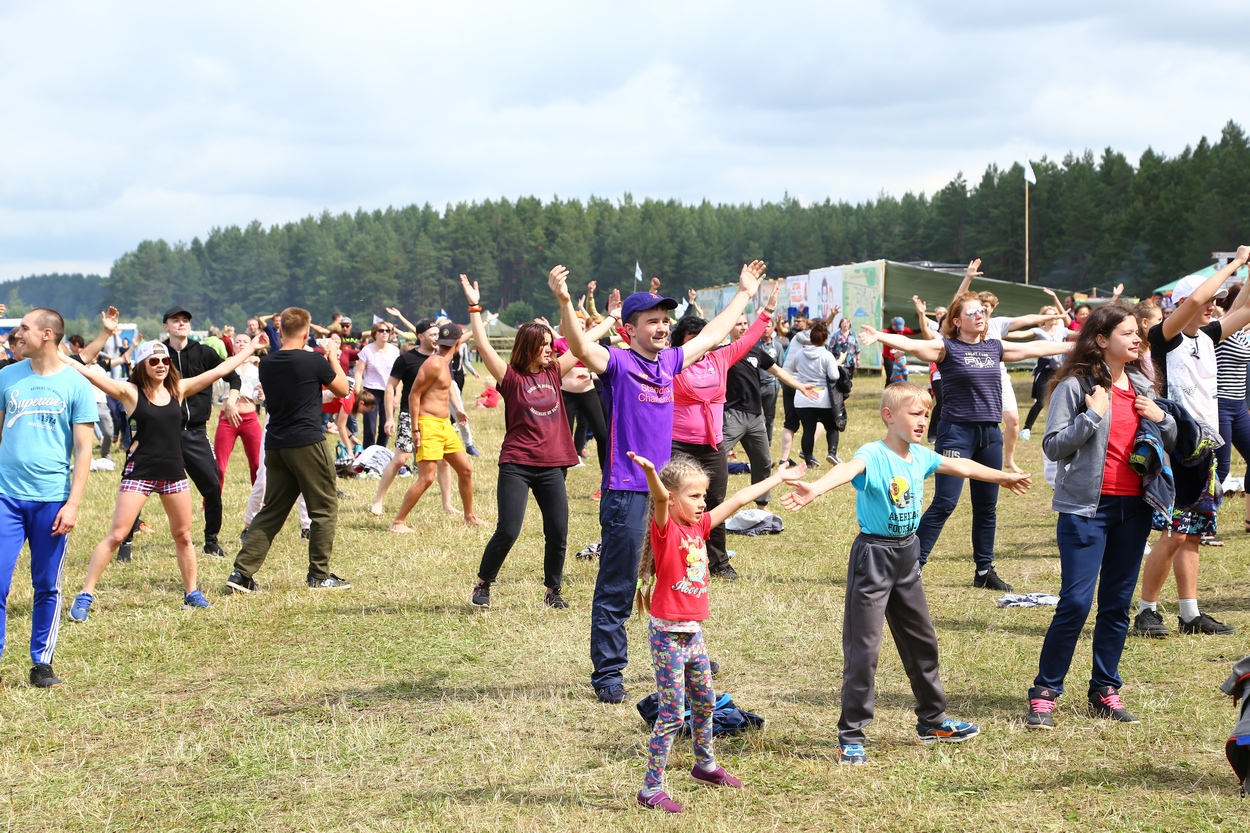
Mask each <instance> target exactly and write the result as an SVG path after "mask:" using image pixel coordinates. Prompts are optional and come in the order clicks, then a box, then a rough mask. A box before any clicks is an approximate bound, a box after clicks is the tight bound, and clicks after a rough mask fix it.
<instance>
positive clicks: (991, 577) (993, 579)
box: [972, 567, 1015, 593]
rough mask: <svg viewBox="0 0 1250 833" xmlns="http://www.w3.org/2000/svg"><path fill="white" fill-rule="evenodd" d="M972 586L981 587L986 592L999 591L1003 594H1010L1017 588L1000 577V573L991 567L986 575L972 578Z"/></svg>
mask: <svg viewBox="0 0 1250 833" xmlns="http://www.w3.org/2000/svg"><path fill="white" fill-rule="evenodd" d="M972 586H973V587H981V588H984V589H986V590H998V591H1000V592H1002V593H1010V592H1011V591H1012V590H1014V589H1015V588H1014V587H1012V586H1011V585H1010V584H1008V583H1007V582H1005V581H1003V580H1002V579H1001V578H999V577H998V573H996V572H994V568H993V567H990V569H989V571H988V572H987V573H986V574H985V575H979V574H978V575H974V576H973V577H972Z"/></svg>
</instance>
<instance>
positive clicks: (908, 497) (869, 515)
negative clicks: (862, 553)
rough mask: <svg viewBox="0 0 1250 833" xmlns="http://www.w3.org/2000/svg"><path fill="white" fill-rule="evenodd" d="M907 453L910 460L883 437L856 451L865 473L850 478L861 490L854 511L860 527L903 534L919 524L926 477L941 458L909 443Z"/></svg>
mask: <svg viewBox="0 0 1250 833" xmlns="http://www.w3.org/2000/svg"><path fill="white" fill-rule="evenodd" d="M908 456H910V457H911V460H910V461H909V460H906V459H904V458H902V457H900V456H899V455H897V454H895V453H894V452H893V451H891V450H890V447H889V446H887V445H886V444H885V443H883V442H880V441H878V442H873V443H868V444H867V445H865V446H862V447H861V448H860V449H859V450H858V451H856V452H855V457H856V458H857V459H860V460H863V461H864V473H863V474H861V475H859V476H857V477H856V478H855V479H854V480H852V481H851V485H853V486H854V487H855V488H856V489H857V490H858V492H859V494H858V496H857V498H856V501H855V515H856V518H857V520H858V521H859V528H860V531H862V532H865V533H867V534H869V535H882V536H885V537H888V538H903V537H906V536H908V535H911V534H912V533H913V532H915V531H916V528H917V527H919V526H920V515H921V508H922V505H923V503H924V481H925V478H927V477H928V476H929V475H931V474H933V472H935V471H937V468H938V466H939V465H941V463H942V458H941V457H940V456H939V455H937V454H935V453H934V452H932V451H930V450H929V449H928V448H925V447H924V446H920V445H912V446H910V447H909V450H908Z"/></svg>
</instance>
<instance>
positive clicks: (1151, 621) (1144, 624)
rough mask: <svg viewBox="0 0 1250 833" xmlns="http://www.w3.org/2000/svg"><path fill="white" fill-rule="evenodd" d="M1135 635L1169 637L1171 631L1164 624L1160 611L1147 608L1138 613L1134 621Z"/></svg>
mask: <svg viewBox="0 0 1250 833" xmlns="http://www.w3.org/2000/svg"><path fill="white" fill-rule="evenodd" d="M1133 633H1135V634H1137V635H1138V636H1153V637H1156V638H1158V637H1163V636H1167V635H1168V634H1169V633H1171V631H1169V630H1168V626H1167V625H1165V624H1163V617H1162V616H1160V615H1159V611H1157V610H1151V609H1150V608H1145V609H1143V610H1139V611H1137V616H1136V617H1135V618H1134V619H1133Z"/></svg>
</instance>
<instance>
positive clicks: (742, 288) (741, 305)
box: [682, 260, 776, 370]
mask: <svg viewBox="0 0 1250 833" xmlns="http://www.w3.org/2000/svg"><path fill="white" fill-rule="evenodd" d="M763 277H764V261H762V260H755V261H752V262H751V263H748V264H747V265H745V266H743V267H742V273H741V274H739V275H738V292H737V293H736V294H735V295H734V297H733V300H732V301H730V302H729V305H728V306H727V307H725V308H724V309H723V310H721V312H720V315H718V316H716V317H715V318H713V319H712V320H711V321H709V322H707V326H706V327H704V328H703V330H702V332H700V333H699V334H698V335H697V336H695V337H694V338H692V339H690V340H689V341H687V342H686V343H685V344H684V345H683V346H682V350H683V355H684V359H683V363H682V369H683V370H684V369H685V368H687V367H690V365H692V364H694V363H695V362H697V361H698V360H699V359H701V358H703V355H704V354H705V353H706V352H707V351H708V350H711V349H712V348H713V347H715V346H716V345H718V344H720V343H721V342H722V341H724V340H725V336H727V335H729V331H730V330H732V329H733V326H734V324H735V323H736V322H737V320H738V316H739V315H741V314H742V311H743V310H744V309H746V308H747V303H749V302H750V300H751V299H752V298H753V297H755V293H756V291H757V290H758V289H759V287H760V281H761V280H762V279H763ZM764 312H766V313H768V314H769V315H772V314H773V313H774V312H776V309H769V308H767V307H765V308H764Z"/></svg>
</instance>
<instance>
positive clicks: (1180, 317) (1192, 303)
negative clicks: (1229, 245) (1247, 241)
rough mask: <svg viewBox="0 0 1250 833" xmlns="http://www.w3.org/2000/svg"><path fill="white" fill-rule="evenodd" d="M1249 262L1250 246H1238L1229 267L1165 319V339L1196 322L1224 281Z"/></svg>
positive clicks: (1168, 339)
mask: <svg viewBox="0 0 1250 833" xmlns="http://www.w3.org/2000/svg"><path fill="white" fill-rule="evenodd" d="M1247 260H1250V246H1238V247H1237V254H1236V255H1235V256H1234V257H1233V259H1232V260H1230V261H1229V262H1228V265H1227V266H1225V267H1224V268H1223V269H1221V270H1220V271H1218V272H1216V273H1215V274H1214V275H1212V276H1211V277H1209V278H1207V279H1206V281H1204V282H1203V283H1202V285H1201V286H1199V287H1198V288H1197V289H1195V290H1194V292H1193V294H1192V295H1190V296H1189V297H1188V298H1186V299H1185V300H1184V301H1182V302H1181V305H1180V306H1179V307H1177V308H1176V309H1175V310H1173V311H1172V314H1171V315H1169V316H1168V317H1167V318H1165V319H1163V325H1162V326H1163V338H1164V339H1165V340H1167V341H1171V340H1172V339H1174V338H1176V336H1177V335H1178V334H1179V333H1180V332H1181V331H1182V330H1184V329H1185V328H1186V327H1188V326H1189V324H1190V322H1191V321H1193V320H1194V316H1196V315H1197V314H1198V312H1199V311H1200V310H1201V309H1202V308H1203V307H1205V306H1206V305H1207V304H1208V303H1210V301H1211V299H1212V298H1214V297H1215V293H1216V292H1219V291H1220V287H1221V286H1223V285H1224V281H1226V280H1228V279H1229V278H1231V277H1232V276H1233V273H1235V272H1236V271H1237V270H1238V269H1240V268H1241V267H1242V266H1244V265H1245V264H1246V261H1247ZM1221 320H1222V319H1221ZM1242 326H1245V322H1242ZM1237 329H1240V328H1237ZM1224 332H1226V333H1231V332H1233V328H1231V327H1226V328H1225V330H1224Z"/></svg>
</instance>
